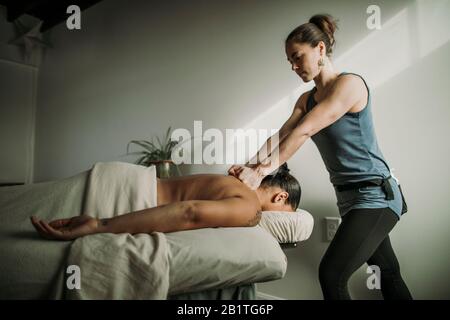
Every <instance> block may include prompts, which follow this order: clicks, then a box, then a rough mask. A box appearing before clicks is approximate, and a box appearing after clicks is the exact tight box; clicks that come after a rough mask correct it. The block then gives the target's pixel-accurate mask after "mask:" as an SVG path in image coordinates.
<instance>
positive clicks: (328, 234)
mask: <svg viewBox="0 0 450 320" xmlns="http://www.w3.org/2000/svg"><path fill="white" fill-rule="evenodd" d="M340 223H341V219H340V218H336V217H325V239H327V241H331V240H333V238H334V235H335V234H336V231H337V229H338V228H339V224H340Z"/></svg>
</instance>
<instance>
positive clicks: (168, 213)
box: [96, 201, 194, 234]
mask: <svg viewBox="0 0 450 320" xmlns="http://www.w3.org/2000/svg"><path fill="white" fill-rule="evenodd" d="M191 208H192V204H191V202H190V201H181V202H176V203H171V204H167V205H164V206H158V207H154V208H149V209H143V210H140V211H135V212H130V213H127V214H123V215H120V216H116V217H113V218H107V219H100V220H99V223H98V227H97V232H96V233H131V234H136V233H151V232H155V231H157V232H174V231H180V230H187V229H190V228H192V224H193V223H194V218H193V216H192V210H191Z"/></svg>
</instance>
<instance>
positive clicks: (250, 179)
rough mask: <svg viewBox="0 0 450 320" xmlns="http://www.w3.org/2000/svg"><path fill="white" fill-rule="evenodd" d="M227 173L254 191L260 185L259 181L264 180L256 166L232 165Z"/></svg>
mask: <svg viewBox="0 0 450 320" xmlns="http://www.w3.org/2000/svg"><path fill="white" fill-rule="evenodd" d="M228 173H229V174H230V175H232V176H234V177H236V178H238V179H239V180H241V181H242V182H243V183H245V184H246V185H247V186H248V187H249V188H250V189H252V190H256V189H258V187H259V186H260V185H261V181H262V180H263V179H264V177H265V175H264V174H263V173H262V170H260V168H259V167H258V166H252V167H248V166H239V165H233V166H232V167H231V168H230V169H229V170H228Z"/></svg>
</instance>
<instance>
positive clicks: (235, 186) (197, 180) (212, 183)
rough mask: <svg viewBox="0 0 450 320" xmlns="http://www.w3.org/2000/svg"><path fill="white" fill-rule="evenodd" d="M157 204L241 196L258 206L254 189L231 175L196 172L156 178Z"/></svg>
mask: <svg viewBox="0 0 450 320" xmlns="http://www.w3.org/2000/svg"><path fill="white" fill-rule="evenodd" d="M157 180H158V186H157V193H158V206H160V205H165V204H169V203H173V202H178V201H187V200H223V199H228V198H233V197H238V198H243V199H245V201H249V202H253V203H254V205H255V206H260V203H259V200H258V197H257V195H256V193H255V192H254V191H252V190H251V189H250V188H248V187H247V186H246V185H245V184H243V183H242V182H241V181H239V180H238V179H236V178H235V177H232V176H224V175H219V174H196V175H190V176H185V177H174V178H169V179H157Z"/></svg>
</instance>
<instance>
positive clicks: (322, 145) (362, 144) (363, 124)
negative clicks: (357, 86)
mask: <svg viewBox="0 0 450 320" xmlns="http://www.w3.org/2000/svg"><path fill="white" fill-rule="evenodd" d="M344 74H355V73H349V72H342V73H341V74H339V76H342V75H344ZM355 75H357V76H359V77H360V78H361V79H362V80H363V81H364V84H365V85H366V88H367V92H368V99H367V100H368V102H367V105H366V106H365V107H364V109H363V110H361V111H360V112H347V113H346V114H345V115H344V116H342V117H341V118H340V119H339V120H337V121H336V122H334V123H333V124H331V125H330V126H328V127H326V128H324V129H322V130H321V131H319V132H318V133H316V134H315V135H314V136H312V140H313V141H314V143H315V144H316V146H317V148H318V149H319V152H320V155H321V156H322V159H323V161H324V163H325V166H326V168H327V170H328V172H329V174H330V181H331V183H332V184H333V185H342V184H346V183H352V182H359V181H364V180H370V179H374V178H387V177H388V176H389V175H390V170H389V166H388V165H387V163H386V161H385V159H384V157H383V154H382V153H381V150H380V148H379V147H378V143H377V138H376V135H375V130H374V125H373V119H372V112H371V111H372V110H371V101H370V100H371V97H370V90H369V87H368V86H367V83H366V81H365V80H364V79H363V78H362V77H361V76H360V75H358V74H355ZM316 90H317V89H316V87H314V88H313V90H312V91H311V93H310V95H309V98H308V101H307V104H306V109H307V112H309V111H311V110H312V109H313V108H314V107H315V106H316V104H317V103H316V101H315V100H314V93H315V92H316Z"/></svg>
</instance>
